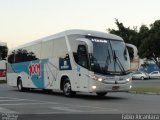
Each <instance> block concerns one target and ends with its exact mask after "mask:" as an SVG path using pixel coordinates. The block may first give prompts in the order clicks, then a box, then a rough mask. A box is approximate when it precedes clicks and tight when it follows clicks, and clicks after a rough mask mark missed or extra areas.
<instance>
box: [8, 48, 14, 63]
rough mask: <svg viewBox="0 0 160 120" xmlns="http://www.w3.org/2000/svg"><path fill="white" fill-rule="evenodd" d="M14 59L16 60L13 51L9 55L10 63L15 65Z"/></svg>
mask: <svg viewBox="0 0 160 120" xmlns="http://www.w3.org/2000/svg"><path fill="white" fill-rule="evenodd" d="M14 59H15V51H12V52H11V53H10V54H9V55H8V63H14Z"/></svg>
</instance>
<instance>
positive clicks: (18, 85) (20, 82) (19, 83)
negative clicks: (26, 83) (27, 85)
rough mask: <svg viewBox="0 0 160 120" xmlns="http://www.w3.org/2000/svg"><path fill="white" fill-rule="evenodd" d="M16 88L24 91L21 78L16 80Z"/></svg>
mask: <svg viewBox="0 0 160 120" xmlns="http://www.w3.org/2000/svg"><path fill="white" fill-rule="evenodd" d="M17 88H18V90H19V91H20V92H23V91H24V88H23V85H22V81H21V80H18V82H17Z"/></svg>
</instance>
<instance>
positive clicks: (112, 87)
mask: <svg viewBox="0 0 160 120" xmlns="http://www.w3.org/2000/svg"><path fill="white" fill-rule="evenodd" d="M131 88H132V81H128V82H125V83H118V82H115V81H114V82H113V83H103V82H99V81H92V82H91V83H90V92H95V93H96V92H124V91H129V90H130V89H131Z"/></svg>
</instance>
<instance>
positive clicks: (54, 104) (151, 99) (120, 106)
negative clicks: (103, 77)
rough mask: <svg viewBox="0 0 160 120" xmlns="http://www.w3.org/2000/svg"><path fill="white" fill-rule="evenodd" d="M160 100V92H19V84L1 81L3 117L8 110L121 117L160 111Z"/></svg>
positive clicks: (37, 117) (37, 118)
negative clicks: (67, 94) (71, 94)
mask: <svg viewBox="0 0 160 120" xmlns="http://www.w3.org/2000/svg"><path fill="white" fill-rule="evenodd" d="M137 82H140V81H135V83H136V84H138V83H137ZM141 82H142V81H141ZM144 82H146V81H144ZM155 82H157V81H155ZM135 83H134V85H136V84H135ZM158 83H159V84H160V81H158ZM159 102H160V95H145V94H132V93H109V94H107V95H106V96H105V97H103V98H98V97H97V96H96V95H95V94H78V95H77V96H75V97H74V98H66V97H64V96H63V95H62V93H61V92H50V93H49V92H48V93H44V92H42V91H41V90H36V91H35V90H34V91H30V92H19V91H17V89H16V88H12V87H10V86H8V85H6V84H0V113H2V116H1V119H2V118H3V117H6V113H8V114H9V115H10V114H11V115H13V116H11V115H10V116H9V117H16V115H17V117H18V120H32V119H33V120H49V119H51V120H54V119H53V118H56V120H57V119H66V120H71V119H74V120H75V119H76V120H80V119H83V120H85V119H86V120H88V119H92V120H93V119H97V117H98V118H101V119H102V118H104V119H105V120H106V117H108V116H106V114H107V115H109V114H110V115H109V117H110V116H113V114H118V115H117V116H115V115H114V117H118V119H121V116H122V115H121V114H130V113H136V114H143V113H148V114H151V113H159V114H160V104H159ZM99 115H101V116H99ZM112 119H113V118H112Z"/></svg>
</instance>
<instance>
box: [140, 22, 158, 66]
mask: <svg viewBox="0 0 160 120" xmlns="http://www.w3.org/2000/svg"><path fill="white" fill-rule="evenodd" d="M150 27H151V28H150V30H149V31H148V35H147V36H146V37H144V41H143V44H142V45H141V48H140V53H141V56H142V57H143V58H144V57H145V58H147V59H152V60H154V61H155V63H156V64H157V66H158V67H159V68H160V20H156V21H155V22H154V23H153V24H151V25H150Z"/></svg>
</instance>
